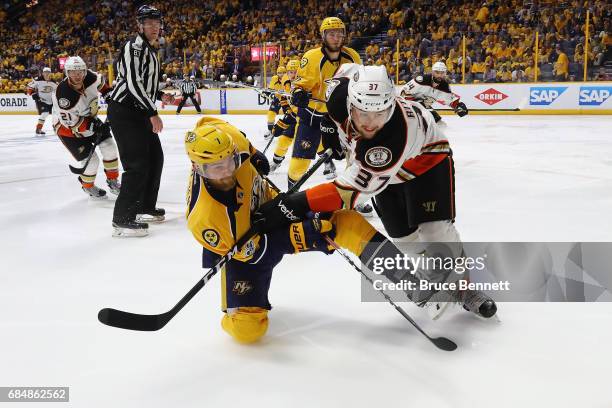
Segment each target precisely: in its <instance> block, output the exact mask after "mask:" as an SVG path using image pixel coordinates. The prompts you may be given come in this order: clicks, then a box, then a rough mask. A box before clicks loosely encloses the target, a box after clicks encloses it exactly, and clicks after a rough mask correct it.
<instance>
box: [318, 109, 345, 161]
mask: <svg viewBox="0 0 612 408" xmlns="http://www.w3.org/2000/svg"><path fill="white" fill-rule="evenodd" d="M319 128H320V130H321V143H322V144H323V148H324V149H329V148H331V149H332V159H334V160H342V159H344V149H343V148H342V145H341V144H340V135H339V134H338V127H337V126H336V123H334V121H333V120H332V119H331V118H330V117H329V115H325V116H323V117H322V118H321V124H320V125H319Z"/></svg>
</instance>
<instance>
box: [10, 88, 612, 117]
mask: <svg viewBox="0 0 612 408" xmlns="http://www.w3.org/2000/svg"><path fill="white" fill-rule="evenodd" d="M452 89H453V92H454V93H456V94H457V95H459V96H460V97H461V101H463V102H464V103H465V104H466V106H467V107H468V109H470V113H471V114H498V115H507V114H526V115H530V114H532V115H546V114H552V115H563V114H567V115H577V114H588V115H596V114H602V115H610V114H612V98H611V96H612V82H557V83H549V82H547V83H521V84H517V83H508V84H496V83H486V84H467V85H461V84H454V85H452ZM198 93H199V98H200V100H201V101H202V108H203V110H204V113H207V114H258V113H262V114H263V113H265V112H266V111H267V110H268V106H269V100H268V99H267V98H266V97H264V96H262V95H260V94H259V93H257V92H256V91H255V90H252V89H242V88H224V89H202V90H200V91H198ZM157 106H158V109H159V110H160V112H162V113H174V112H175V111H176V106H174V105H165V104H163V103H162V102H161V101H157ZM434 107H435V108H436V109H440V110H441V111H442V113H446V112H444V110H445V109H448V108H447V107H445V106H443V105H438V104H436V105H434ZM100 109H101V110H102V112H104V110H105V109H106V103H105V101H104V99H103V98H100ZM183 112H185V113H189V112H195V109H194V108H193V106H186V107H185V108H184V110H183ZM3 113H5V114H15V113H28V114H31V113H36V106H35V104H34V101H33V100H32V98H31V97H29V96H28V95H26V94H23V93H21V94H0V114H3ZM449 113H450V112H449Z"/></svg>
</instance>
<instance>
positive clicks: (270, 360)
mask: <svg viewBox="0 0 612 408" xmlns="http://www.w3.org/2000/svg"><path fill="white" fill-rule="evenodd" d="M224 118H225V119H226V120H228V121H230V122H232V123H233V124H235V125H236V126H238V127H239V128H241V129H243V130H244V131H245V132H246V133H247V134H248V135H249V137H250V138H251V140H252V142H253V143H254V144H255V145H256V146H257V147H259V148H260V149H263V146H264V145H265V142H264V141H263V133H264V131H265V121H266V120H265V117H264V116H224ZM197 119H198V116H193V115H185V116H180V117H175V116H164V117H163V121H164V124H165V129H164V131H163V133H162V136H161V139H162V143H163V146H164V153H165V167H164V174H163V179H162V186H161V191H160V198H159V205H160V206H162V207H165V208H166V210H167V218H168V221H167V222H166V223H164V224H162V225H152V226H151V228H150V230H151V231H150V232H151V233H150V236H149V237H147V238H144V239H124V240H121V239H114V238H111V225H110V223H111V215H112V208H113V201H112V200H107V201H105V202H93V201H89V200H88V198H87V197H86V196H85V194H84V193H83V192H82V191H81V190H80V187H79V184H78V182H77V180H76V176H74V175H73V174H71V173H70V172H69V171H68V167H67V164H68V163H71V161H70V156H69V154H68V152H67V151H66V150H65V149H64V147H63V146H62V145H61V143H60V142H59V141H58V140H57V138H56V137H55V136H53V135H52V129H51V126H50V124H49V122H47V124H46V125H45V130H46V131H47V136H45V137H35V136H34V135H33V131H34V127H35V122H36V118H35V117H34V116H0V124H1V125H2V126H0V239H1V241H0V244H1V247H2V250H1V254H2V255H1V257H0V265H2V266H1V272H0V386H18V385H19V386H28V385H30V386H31V385H39V386H70V387H71V390H70V391H71V392H70V399H71V402H70V404H66V405H69V406H74V407H88V408H89V407H105V408H106V407H182V408H183V407H219V406H224V407H238V406H248V407H260V406H261V407H266V408H272V407H287V406H292V407H340V406H351V407H391V406H402V407H406V406H410V407H416V406H426V407H478V406H494V407H517V406H529V407H534V406H538V407H576V406H581V407H604V406H611V405H612V393H610V390H609V381H610V372H609V371H608V370H609V368H610V366H611V364H612V356H611V353H610V350H609V348H608V347H609V345H610V344H612V327H611V323H612V304H603V303H600V304H503V305H500V312H499V315H500V317H501V319H502V323H495V322H489V321H482V320H478V319H476V318H475V317H472V316H471V315H469V314H468V313H458V314H456V315H453V316H449V317H447V318H446V319H444V320H442V321H437V322H432V321H430V320H429V319H428V317H427V315H426V313H424V312H423V311H421V310H418V309H416V308H414V307H411V306H410V305H408V306H406V308H407V310H408V311H409V312H410V313H412V314H413V316H414V317H415V319H416V320H417V321H418V322H419V323H421V324H422V325H423V327H424V329H425V330H426V331H428V332H430V334H431V335H433V336H447V337H450V338H451V339H453V340H455V341H456V342H457V343H458V345H459V349H458V350H457V351H455V352H452V353H447V352H441V351H438V350H436V349H435V348H433V347H432V346H431V345H430V344H429V343H428V342H427V341H425V340H424V339H423V338H422V337H421V335H420V334H418V333H417V332H416V331H415V330H414V329H413V328H412V327H411V326H410V325H409V324H408V322H406V321H405V320H404V319H403V318H402V317H401V316H400V315H399V314H398V313H397V312H395V311H394V310H393V309H392V308H391V307H390V306H389V305H387V304H385V303H375V304H372V303H369V304H368V303H361V302H360V289H359V288H360V281H359V276H358V275H357V273H356V272H355V271H354V270H352V269H351V267H350V266H348V265H347V264H346V263H345V261H344V260H343V259H342V258H341V257H340V256H337V255H331V256H325V255H323V254H303V255H299V256H287V257H286V258H285V259H284V261H283V262H282V264H281V265H280V266H279V267H278V268H277V269H276V271H275V276H274V279H273V282H272V287H271V290H270V299H271V301H272V303H273V305H274V306H275V308H274V310H273V311H272V312H271V313H270V328H269V331H268V334H267V336H266V337H265V338H264V340H263V341H262V342H261V343H259V344H257V345H253V346H241V345H238V344H236V343H234V342H233V341H232V340H231V339H230V338H229V337H228V336H227V335H226V334H225V333H224V332H223V331H222V330H221V327H220V319H221V312H220V309H219V304H220V291H219V281H218V279H216V278H215V279H213V280H212V281H211V282H210V283H209V284H208V285H207V286H206V287H205V288H204V289H203V290H202V291H201V292H200V293H199V294H198V295H197V296H196V297H195V298H194V299H193V300H192V301H191V303H190V304H188V305H187V306H186V307H185V308H184V309H183V311H182V312H180V314H179V315H177V316H176V318H175V319H174V320H173V321H172V322H170V323H169V324H168V326H166V327H165V328H164V329H163V330H161V331H159V332H153V333H139V332H130V331H124V330H119V329H114V328H110V327H106V326H103V325H102V324H100V323H98V321H97V319H96V316H97V312H98V310H99V309H100V308H102V307H115V308H119V309H122V310H128V311H133V312H137V313H160V312H163V311H166V310H168V309H169V308H170V307H172V306H173V305H174V303H175V302H176V301H178V299H179V298H181V297H182V296H183V295H184V294H185V293H186V291H187V290H188V289H189V288H191V287H192V286H193V285H194V284H195V282H196V281H197V280H198V279H199V278H200V277H201V276H202V275H203V273H204V272H203V271H202V269H201V268H200V248H199V247H198V244H197V243H196V241H195V240H194V239H193V238H192V237H191V235H190V233H189V231H188V230H187V228H186V226H185V221H184V219H183V213H184V208H185V190H186V182H187V172H188V168H189V163H188V160H187V158H186V156H185V154H184V151H183V135H184V132H185V131H186V130H187V129H190V128H191V127H192V126H193V125H194V124H195V122H196V121H197ZM444 120H445V121H446V122H448V129H447V133H448V136H449V138H450V140H451V144H452V148H453V151H454V153H455V160H456V171H457V182H456V184H457V209H458V217H457V227H458V230H459V232H460V233H461V236H462V238H463V239H464V240H465V241H484V240H500V241H610V240H611V239H612V218H611V216H610V210H611V209H612V134H611V132H610V129H611V128H612V117H604V116H581V117H571V116H560V117H554V116H539V117H538V116H523V117H521V116H507V117H504V116H468V117H465V118H456V117H445V118H444ZM271 154H272V149H270V151H268V157H271ZM287 162H288V160H287V161H285V163H283V166H282V167H281V169H280V170H279V172H278V173H277V174H275V175H273V176H272V180H273V181H275V182H276V183H277V184H279V185H281V186H282V187H286V171H287ZM100 174H101V170H100ZM322 180H324V178H323V176H322V174H321V173H319V174H317V176H316V177H314V178H313V179H312V182H313V183H314V182H320V181H322ZM98 184H99V185H100V186H103V187H105V185H104V180H103V177H99V179H98ZM310 184H312V183H310ZM374 223H375V224H376V225H377V226H381V224H380V222H379V221H378V220H377V219H376V220H375V222H374ZM6 405H7V406H10V404H6ZM28 405H29V404H20V405H19V406H20V407H26V406H28ZM36 406H38V405H36Z"/></svg>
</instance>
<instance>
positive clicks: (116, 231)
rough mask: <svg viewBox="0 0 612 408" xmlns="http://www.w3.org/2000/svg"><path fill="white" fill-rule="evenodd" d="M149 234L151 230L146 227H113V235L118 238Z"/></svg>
mask: <svg viewBox="0 0 612 408" xmlns="http://www.w3.org/2000/svg"><path fill="white" fill-rule="evenodd" d="M147 235H149V231H148V230H146V229H129V228H117V227H115V228H113V237H117V238H138V237H146V236H147Z"/></svg>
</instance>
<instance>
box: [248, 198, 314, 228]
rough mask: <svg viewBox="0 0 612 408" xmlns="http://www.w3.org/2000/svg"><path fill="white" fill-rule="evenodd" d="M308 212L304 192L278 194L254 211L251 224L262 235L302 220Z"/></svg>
mask: <svg viewBox="0 0 612 408" xmlns="http://www.w3.org/2000/svg"><path fill="white" fill-rule="evenodd" d="M308 211H310V208H309V207H308V200H307V199H306V192H304V191H300V192H298V193H294V194H289V195H288V194H286V193H280V194H279V195H277V196H276V197H274V198H273V199H272V200H270V201H268V202H266V203H264V204H262V205H261V207H259V209H258V210H257V211H255V213H254V214H253V216H252V218H251V223H252V225H253V227H254V228H255V230H256V231H257V232H258V233H262V234H263V233H266V232H270V231H273V230H275V229H277V228H280V227H282V226H283V225H289V224H291V223H293V222H298V221H301V220H303V219H304V218H306V214H307V213H308Z"/></svg>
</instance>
